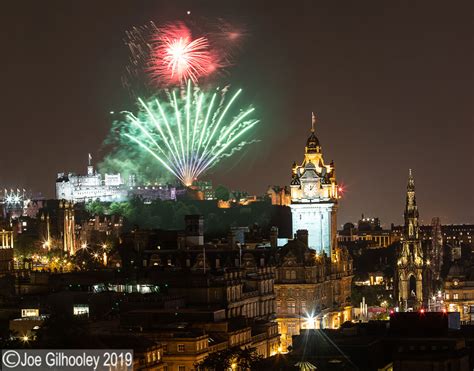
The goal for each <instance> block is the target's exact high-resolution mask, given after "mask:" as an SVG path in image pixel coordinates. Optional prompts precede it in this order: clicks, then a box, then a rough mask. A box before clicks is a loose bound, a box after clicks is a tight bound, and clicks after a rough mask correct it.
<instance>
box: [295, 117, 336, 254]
mask: <svg viewBox="0 0 474 371" xmlns="http://www.w3.org/2000/svg"><path fill="white" fill-rule="evenodd" d="M315 124H316V117H315V116H314V114H313V115H312V127H311V134H310V136H309V138H308V140H307V142H306V147H305V156H304V160H303V162H302V164H301V165H297V164H296V163H293V169H292V180H291V185H290V187H291V205H290V208H291V214H292V226H293V234H295V233H296V231H298V230H301V229H306V230H307V231H308V247H310V248H312V249H314V250H316V251H317V252H318V253H322V252H325V253H326V255H327V256H328V257H332V255H333V254H334V252H335V247H336V228H337V224H336V214H337V199H338V188H337V182H336V170H335V168H334V163H333V162H331V163H330V164H329V165H326V164H325V163H324V159H323V154H322V151H321V145H320V144H319V140H318V138H317V137H316V135H315V133H314V130H315V128H314V127H315Z"/></svg>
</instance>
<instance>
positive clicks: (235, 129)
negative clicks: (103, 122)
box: [121, 81, 259, 186]
mask: <svg viewBox="0 0 474 371" xmlns="http://www.w3.org/2000/svg"><path fill="white" fill-rule="evenodd" d="M226 91H227V89H223V90H221V91H220V92H219V91H217V92H212V93H206V92H203V91H201V90H200V89H199V88H198V87H197V86H195V85H193V84H192V83H191V81H189V82H188V84H187V86H186V88H183V89H182V90H181V91H172V92H169V91H165V93H166V98H167V99H158V98H153V99H151V100H148V101H144V100H143V99H141V98H140V99H139V100H138V101H139V104H140V110H139V112H138V114H137V115H134V114H132V113H130V112H122V113H123V114H124V117H125V125H123V126H122V127H123V128H124V129H123V130H122V132H121V134H122V138H124V139H126V140H127V141H126V142H127V143H129V144H131V145H134V146H137V145H138V148H140V149H141V150H142V151H143V152H145V153H148V154H149V155H151V156H152V157H153V158H154V159H155V160H156V161H158V163H159V164H160V165H161V166H163V168H165V169H166V170H167V171H169V172H170V173H171V174H173V175H174V176H175V177H176V178H178V179H179V180H180V181H181V182H182V183H183V184H184V185H186V186H189V185H191V184H192V182H193V181H194V180H195V179H197V178H198V177H199V176H200V175H202V174H203V173H205V172H206V171H207V170H209V169H210V168H212V167H213V166H215V165H216V164H217V163H218V162H219V161H220V160H221V159H222V158H223V157H229V156H231V155H232V154H233V153H234V152H235V151H237V150H240V149H241V148H242V147H244V146H245V145H246V144H249V142H246V141H244V140H243V139H242V137H243V135H244V134H245V133H247V132H248V131H249V130H250V129H251V128H253V127H254V126H255V125H256V124H257V123H258V122H259V120H256V119H252V118H249V117H248V116H250V114H251V113H252V112H253V111H254V108H251V107H249V108H247V109H244V110H242V109H240V110H239V111H238V113H237V114H234V115H231V113H229V112H232V111H234V109H233V108H234V102H235V101H236V99H237V97H238V96H239V95H240V93H241V91H242V90H238V91H237V92H236V93H234V94H233V95H232V96H231V98H230V99H229V100H228V101H227V100H226V99H225V95H226ZM219 93H220V100H218V99H216V98H217V97H218V96H219ZM216 100H217V101H219V103H218V104H216V103H217V102H216ZM226 102H227V103H226Z"/></svg>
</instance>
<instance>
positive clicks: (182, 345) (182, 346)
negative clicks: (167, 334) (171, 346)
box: [178, 344, 184, 352]
mask: <svg viewBox="0 0 474 371" xmlns="http://www.w3.org/2000/svg"><path fill="white" fill-rule="evenodd" d="M178 352H184V344H178Z"/></svg>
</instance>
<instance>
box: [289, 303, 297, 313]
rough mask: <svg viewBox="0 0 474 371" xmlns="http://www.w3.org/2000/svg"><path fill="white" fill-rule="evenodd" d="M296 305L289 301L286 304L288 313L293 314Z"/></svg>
mask: <svg viewBox="0 0 474 371" xmlns="http://www.w3.org/2000/svg"><path fill="white" fill-rule="evenodd" d="M295 308H296V303H295V302H294V301H293V300H291V301H289V302H288V313H290V314H295Z"/></svg>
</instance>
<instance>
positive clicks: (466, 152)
mask: <svg viewBox="0 0 474 371" xmlns="http://www.w3.org/2000/svg"><path fill="white" fill-rule="evenodd" d="M254 3H258V5H255V4H254ZM263 3H264V2H263V1H252V2H250V1H249V2H242V1H233V2H230V1H222V0H221V1H214V2H204V1H189V2H182V1H168V2H159V1H117V0H113V1H112V0H111V1H104V0H101V1H64V0H63V1H57V2H56V1H47V0H45V1H27V2H26V1H15V2H13V1H10V2H7V3H5V4H3V6H2V15H1V16H0V28H1V31H0V44H1V47H2V56H1V59H0V66H1V68H0V77H1V84H2V89H1V99H0V107H1V112H2V115H1V117H0V122H1V125H2V126H1V127H2V141H1V143H2V152H3V155H2V156H0V187H11V186H14V187H25V188H30V189H32V190H34V191H36V192H43V194H44V195H46V196H48V197H52V196H53V195H54V181H55V178H56V173H57V172H60V171H75V172H80V173H84V172H85V170H86V169H85V167H86V161H87V153H88V152H91V153H92V154H93V156H94V158H95V159H97V160H99V159H100V158H101V157H102V156H104V155H105V153H103V151H101V145H102V142H103V140H104V139H105V137H106V135H107V133H108V130H109V128H110V125H111V120H110V115H109V112H110V111H112V110H120V109H123V108H130V107H132V108H133V102H132V101H131V99H130V96H129V94H128V93H127V91H125V89H123V88H122V85H121V80H120V77H121V74H122V71H123V68H124V65H125V63H127V57H128V54H127V50H126V48H125V46H124V44H123V38H124V33H125V31H126V30H128V29H130V28H131V27H132V26H139V25H142V24H144V23H145V22H147V21H150V20H153V21H155V22H156V23H158V24H159V23H160V22H167V21H173V20H180V19H184V20H186V18H187V17H189V16H187V15H186V11H187V10H191V12H192V13H191V17H195V19H199V20H202V19H208V20H209V21H210V22H212V21H213V20H215V19H216V18H217V17H220V18H224V19H226V20H228V21H230V22H233V23H235V24H237V25H241V26H245V28H246V30H247V36H246V39H245V41H244V43H243V47H242V50H241V52H240V54H239V55H238V57H237V58H236V60H235V65H234V66H233V67H231V68H230V69H228V74H227V75H226V76H224V77H222V78H220V79H219V80H218V81H216V83H218V84H219V85H221V86H222V85H224V84H225V83H227V82H230V83H231V84H232V86H233V87H235V88H238V87H242V88H243V89H244V91H245V99H246V101H248V102H251V103H253V104H254V105H255V107H256V108H257V113H256V115H258V116H259V118H261V120H262V123H261V125H260V126H259V127H258V129H257V130H256V131H255V136H256V137H257V138H259V139H260V140H261V141H260V143H258V144H253V145H252V146H251V147H249V148H248V149H247V150H246V151H245V153H242V154H238V155H237V156H236V157H233V158H232V159H231V160H227V161H223V162H222V163H221V164H220V165H219V166H218V167H217V168H216V169H215V170H214V171H213V172H212V173H211V174H209V176H208V178H209V179H211V180H213V182H215V183H216V184H218V183H223V184H226V185H228V186H229V187H230V188H236V189H243V190H248V191H249V192H251V193H257V194H262V193H263V192H265V190H266V188H267V186H268V185H270V184H276V185H285V184H289V182H290V176H291V164H292V162H293V161H294V160H296V161H298V162H300V161H301V160H302V159H303V152H304V145H305V142H306V139H307V137H308V135H309V129H310V127H311V111H315V112H316V113H317V115H318V116H319V122H318V125H317V128H316V131H317V136H318V137H319V140H320V142H321V145H322V148H323V154H324V157H325V160H326V162H329V161H331V160H332V159H333V160H334V161H335V163H336V171H337V178H338V181H339V183H342V184H344V185H345V188H346V193H345V196H344V199H343V200H342V201H341V203H340V212H339V223H340V224H342V223H343V222H346V221H349V220H350V221H355V220H357V218H358V217H359V216H360V214H361V213H364V214H365V215H366V216H379V217H380V218H381V219H382V222H383V223H384V224H386V225H389V224H390V223H391V222H394V223H400V222H401V221H402V213H403V208H404V203H405V190H406V181H407V176H408V169H409V168H412V169H413V172H414V175H415V181H416V187H417V201H418V206H419V209H420V217H421V219H422V222H424V223H429V222H430V221H431V218H432V217H434V216H439V217H440V218H441V222H442V223H443V224H447V223H468V222H471V223H472V222H474V218H473V210H474V196H473V181H474V161H473V148H474V129H473V125H472V121H473V117H474V115H473V108H472V107H473V105H472V104H473V98H474V90H473V86H474V85H473V83H474V78H473V66H474V58H473V54H474V53H473V46H474V43H473V41H474V37H473V36H474V32H473V30H474V28H473V14H474V6H473V5H472V4H473V2H472V1H453V2H447V1H424V2H421V1H416V2H414V1H402V2H398V1H396V2H392V1H380V0H377V1H286V2H283V3H285V4H286V5H285V6H283V5H282V6H278V5H277V4H278V3H280V2H276V1H272V2H269V1H266V2H265V3H267V4H268V5H264V4H263ZM401 4H404V5H401Z"/></svg>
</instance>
